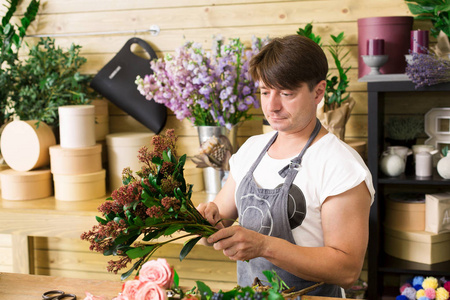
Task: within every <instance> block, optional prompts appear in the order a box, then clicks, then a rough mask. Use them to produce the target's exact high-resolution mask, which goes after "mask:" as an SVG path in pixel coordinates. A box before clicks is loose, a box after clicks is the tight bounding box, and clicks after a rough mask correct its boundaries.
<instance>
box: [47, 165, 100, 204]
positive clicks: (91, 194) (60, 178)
mask: <svg viewBox="0 0 450 300" xmlns="http://www.w3.org/2000/svg"><path fill="white" fill-rule="evenodd" d="M105 178H106V171H105V170H104V169H102V170H101V171H100V172H95V173H87V174H78V175H59V174H53V181H54V183H55V199H56V200H61V201H82V200H92V199H98V198H100V197H102V196H105V194H106V184H105Z"/></svg>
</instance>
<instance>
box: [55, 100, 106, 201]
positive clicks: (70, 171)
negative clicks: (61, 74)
mask: <svg viewBox="0 0 450 300" xmlns="http://www.w3.org/2000/svg"><path fill="white" fill-rule="evenodd" d="M58 113H59V135H60V145H55V146H52V147H50V168H51V172H52V174H53V181H54V187H55V199H56V200H62V201H77V200H90V199H96V198H99V197H102V196H104V195H105V194H106V181H105V179H106V170H105V169H103V167H102V155H101V152H102V151H101V150H102V146H101V144H97V142H96V135H95V106H94V105H67V106H60V107H59V108H58Z"/></svg>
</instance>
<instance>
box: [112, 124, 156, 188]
mask: <svg viewBox="0 0 450 300" xmlns="http://www.w3.org/2000/svg"><path fill="white" fill-rule="evenodd" d="M154 135H155V134H154V133H150V132H149V133H146V132H120V133H112V134H108V135H107V136H106V146H107V149H108V163H109V189H110V190H115V189H117V188H119V187H120V186H122V171H123V169H124V168H127V167H130V169H131V170H132V171H134V172H136V171H139V170H140V169H141V167H142V164H141V162H139V160H138V158H137V156H138V151H139V149H141V148H142V146H147V147H149V148H150V147H151V141H152V137H153V136H154Z"/></svg>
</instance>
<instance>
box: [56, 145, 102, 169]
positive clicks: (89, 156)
mask: <svg viewBox="0 0 450 300" xmlns="http://www.w3.org/2000/svg"><path fill="white" fill-rule="evenodd" d="M101 152H102V145H101V144H96V145H95V146H92V147H84V148H63V147H61V145H54V146H51V147H50V169H51V171H52V173H53V174H62V175H71V174H72V175H75V174H85V173H94V172H99V171H101V170H102V153H101Z"/></svg>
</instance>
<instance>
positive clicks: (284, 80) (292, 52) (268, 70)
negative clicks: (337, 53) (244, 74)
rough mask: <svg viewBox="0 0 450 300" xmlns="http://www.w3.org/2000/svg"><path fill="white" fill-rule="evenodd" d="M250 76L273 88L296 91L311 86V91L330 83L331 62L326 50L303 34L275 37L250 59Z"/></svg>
mask: <svg viewBox="0 0 450 300" xmlns="http://www.w3.org/2000/svg"><path fill="white" fill-rule="evenodd" d="M249 72H250V75H251V76H252V78H253V79H254V80H260V81H262V82H263V83H264V84H265V85H266V86H267V87H269V88H276V89H279V90H285V89H286V90H294V89H296V88H298V87H299V86H300V84H301V83H307V84H308V87H309V89H310V90H312V89H313V87H314V86H315V85H316V84H317V83H319V82H320V81H322V80H326V77H327V73H328V62H327V58H326V56H325V53H324V52H323V50H322V48H321V47H320V46H319V45H317V44H316V43H315V42H314V41H312V40H311V39H309V38H307V37H303V36H300V35H288V36H285V37H281V38H274V39H273V40H272V41H270V43H268V44H267V45H266V46H264V47H263V48H262V49H261V51H260V52H259V53H258V54H257V55H255V56H254V57H253V58H252V59H251V60H250V68H249Z"/></svg>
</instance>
